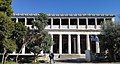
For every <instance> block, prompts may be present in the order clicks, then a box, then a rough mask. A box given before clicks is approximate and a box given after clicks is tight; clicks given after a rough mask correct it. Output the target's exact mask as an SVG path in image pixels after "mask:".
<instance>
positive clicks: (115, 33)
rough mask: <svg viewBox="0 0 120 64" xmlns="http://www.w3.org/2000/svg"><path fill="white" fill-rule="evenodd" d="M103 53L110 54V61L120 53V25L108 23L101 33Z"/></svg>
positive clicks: (104, 25)
mask: <svg viewBox="0 0 120 64" xmlns="http://www.w3.org/2000/svg"><path fill="white" fill-rule="evenodd" d="M100 40H101V43H100V45H101V48H102V49H101V51H102V52H106V51H107V53H108V56H109V57H110V59H113V58H114V54H118V53H119V52H120V23H114V22H112V21H106V22H105V23H104V24H103V25H102V31H101V38H100Z"/></svg>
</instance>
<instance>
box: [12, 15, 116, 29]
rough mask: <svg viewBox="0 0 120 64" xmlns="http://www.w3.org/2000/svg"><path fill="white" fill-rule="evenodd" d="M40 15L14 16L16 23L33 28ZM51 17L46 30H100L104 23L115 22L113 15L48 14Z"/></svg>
mask: <svg viewBox="0 0 120 64" xmlns="http://www.w3.org/2000/svg"><path fill="white" fill-rule="evenodd" d="M38 15H39V14H14V15H13V17H12V20H13V21H14V22H22V23H23V24H24V25H26V26H27V27H29V28H31V24H32V21H35V17H36V16H38ZM47 15H48V17H49V22H48V26H47V27H46V29H78V30H99V29H100V24H101V23H102V22H104V21H107V20H110V21H115V15H113V14H47Z"/></svg>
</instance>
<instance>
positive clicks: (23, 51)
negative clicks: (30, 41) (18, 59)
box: [22, 45, 25, 54]
mask: <svg viewBox="0 0 120 64" xmlns="http://www.w3.org/2000/svg"><path fill="white" fill-rule="evenodd" d="M22 54H25V45H24V47H23V48H22Z"/></svg>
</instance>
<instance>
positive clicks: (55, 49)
mask: <svg viewBox="0 0 120 64" xmlns="http://www.w3.org/2000/svg"><path fill="white" fill-rule="evenodd" d="M53 41H54V45H53V53H59V35H53Z"/></svg>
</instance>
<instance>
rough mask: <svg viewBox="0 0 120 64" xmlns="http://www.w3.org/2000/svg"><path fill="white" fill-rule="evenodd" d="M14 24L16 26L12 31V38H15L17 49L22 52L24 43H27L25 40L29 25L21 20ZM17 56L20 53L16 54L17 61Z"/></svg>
mask: <svg viewBox="0 0 120 64" xmlns="http://www.w3.org/2000/svg"><path fill="white" fill-rule="evenodd" d="M14 26H15V29H14V30H13V32H12V36H11V38H12V39H14V40H15V42H16V44H17V47H18V49H17V50H18V51H19V53H20V52H21V51H22V48H23V44H25V43H24V41H23V40H24V39H25V37H26V35H27V31H28V30H27V27H26V26H25V25H23V23H21V22H18V23H15V25H14ZM17 58H18V55H17V56H16V62H17Z"/></svg>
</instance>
